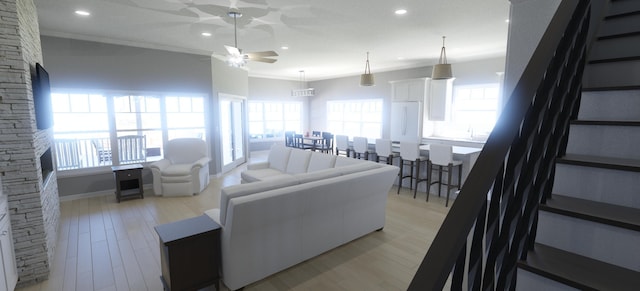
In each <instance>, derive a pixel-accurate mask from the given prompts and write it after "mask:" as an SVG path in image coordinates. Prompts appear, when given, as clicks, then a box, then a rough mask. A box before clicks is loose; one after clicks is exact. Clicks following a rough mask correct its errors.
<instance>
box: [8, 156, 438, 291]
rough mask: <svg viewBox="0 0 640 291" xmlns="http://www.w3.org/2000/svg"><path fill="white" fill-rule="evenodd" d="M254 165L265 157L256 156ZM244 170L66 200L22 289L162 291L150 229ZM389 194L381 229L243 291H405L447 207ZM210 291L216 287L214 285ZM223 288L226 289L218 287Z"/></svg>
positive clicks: (192, 210)
mask: <svg viewBox="0 0 640 291" xmlns="http://www.w3.org/2000/svg"><path fill="white" fill-rule="evenodd" d="M252 156H253V160H254V161H255V160H260V159H263V156H264V155H263V154H260V153H258V154H253V155H252ZM243 169H244V167H243V166H241V167H239V168H237V169H235V170H233V171H231V172H229V173H228V174H225V175H224V176H222V177H219V178H214V179H212V180H211V184H210V185H209V187H208V188H207V189H206V190H205V191H204V192H203V193H201V194H199V195H197V196H193V197H176V198H162V197H155V196H153V195H152V194H146V195H145V198H144V199H136V200H125V201H123V202H121V203H117V202H116V200H115V197H114V195H108V196H100V197H92V198H83V199H77V200H73V201H65V202H62V203H61V205H60V208H61V217H60V226H59V233H58V242H57V245H56V252H55V257H54V260H53V262H52V271H51V274H50V276H49V279H48V280H46V281H44V282H42V283H39V284H37V285H32V286H27V287H24V288H21V289H18V290H20V291H37V290H43V291H44V290H47V291H48V290H52V291H54V290H55V291H57V290H77V291H87V290H132V291H139V290H162V285H161V283H160V279H159V276H160V250H159V244H158V236H157V234H156V232H155V230H154V226H156V225H159V224H163V223H168V222H172V221H177V220H180V219H185V218H189V217H194V216H198V215H201V214H202V213H203V211H205V210H207V209H211V208H216V207H217V206H218V195H219V190H220V188H222V187H225V186H227V185H233V184H237V183H240V171H242V170H243ZM396 189H397V188H396V187H395V186H394V187H392V189H391V191H389V199H388V202H387V220H386V225H385V227H384V229H383V230H382V231H378V232H373V233H371V234H368V235H366V236H364V237H362V238H360V239H357V240H355V241H353V242H351V243H348V244H346V245H343V246H341V247H338V248H336V249H333V250H331V251H328V252H326V253H324V254H322V255H319V256H317V257H315V258H313V259H310V260H307V261H305V262H302V263H300V264H298V265H296V266H293V267H291V268H289V269H287V270H284V271H282V272H279V273H277V274H274V275H272V276H270V277H268V278H265V279H263V280H261V281H258V282H256V283H253V284H251V285H249V286H247V287H246V288H245V290H406V288H407V286H408V285H409V283H410V282H411V279H412V278H413V275H414V273H415V271H416V270H417V268H418V266H419V264H420V262H421V261H422V258H423V257H424V255H425V253H426V251H427V249H428V247H429V245H430V244H431V241H432V240H433V238H434V236H435V234H436V232H437V231H438V229H439V227H440V225H441V223H442V221H443V220H444V217H445V215H446V213H447V211H448V208H445V207H444V202H445V201H444V199H442V198H439V197H438V196H437V195H431V197H429V202H428V203H427V202H425V193H420V192H418V197H417V198H416V199H413V192H410V191H409V189H406V188H403V189H402V190H401V191H400V195H396ZM211 289H213V288H211ZM222 289H223V290H227V288H226V287H225V286H224V285H223V284H222Z"/></svg>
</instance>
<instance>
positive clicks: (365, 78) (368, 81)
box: [360, 52, 375, 86]
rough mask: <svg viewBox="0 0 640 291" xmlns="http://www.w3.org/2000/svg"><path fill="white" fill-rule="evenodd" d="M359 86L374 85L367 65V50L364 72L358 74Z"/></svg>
mask: <svg viewBox="0 0 640 291" xmlns="http://www.w3.org/2000/svg"><path fill="white" fill-rule="evenodd" d="M360 86H375V79H374V77H373V74H371V67H369V52H367V62H366V63H365V65H364V74H362V75H360Z"/></svg>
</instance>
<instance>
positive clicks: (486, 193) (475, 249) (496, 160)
mask: <svg viewBox="0 0 640 291" xmlns="http://www.w3.org/2000/svg"><path fill="white" fill-rule="evenodd" d="M590 6H591V3H590V1H587V0H565V1H561V3H560V6H559V8H558V11H557V12H556V14H555V16H554V17H553V19H552V21H551V23H550V25H549V28H548V29H547V31H546V32H545V34H544V36H543V37H542V40H541V42H540V44H539V45H538V47H537V49H536V50H535V52H534V54H533V56H532V58H531V60H530V62H529V64H528V66H527V67H526V69H525V71H524V73H523V75H522V77H521V78H520V80H519V82H518V84H517V85H516V87H515V89H514V91H513V94H512V95H511V97H510V99H509V101H508V103H507V105H506V106H505V108H504V110H503V113H502V115H501V116H500V118H499V120H498V122H497V124H496V126H495V129H494V130H493V132H492V133H491V135H490V136H489V138H488V140H487V142H486V144H485V146H484V148H483V150H482V152H481V154H480V156H479V157H478V159H477V161H476V163H475V166H474V167H473V169H472V171H471V172H470V174H469V176H468V177H467V180H466V182H465V184H464V186H463V187H462V190H461V191H460V194H459V195H458V197H457V198H456V201H455V203H454V204H453V206H452V207H451V209H450V211H449V214H448V215H447V217H446V218H445V220H444V222H443V224H442V226H441V227H440V230H439V231H438V234H437V235H436V237H435V239H434V241H433V243H432V244H431V247H430V248H429V250H428V252H427V254H426V256H425V257H424V259H423V261H422V263H421V265H420V267H419V268H418V271H417V272H416V274H415V276H414V278H413V280H412V282H411V284H410V286H409V290H442V289H443V287H444V286H445V284H446V282H447V280H448V279H450V280H451V281H450V282H451V290H513V289H514V288H515V285H516V269H517V268H516V263H517V261H518V260H521V259H525V256H526V253H527V250H529V249H531V248H532V245H533V242H534V240H535V234H536V228H537V219H538V205H539V204H540V203H541V202H543V201H544V199H545V198H546V197H548V196H549V195H550V192H551V188H552V186H553V179H554V173H555V159H556V157H558V156H561V155H563V154H564V151H565V149H566V143H567V135H568V128H569V121H570V120H571V119H575V117H576V114H577V110H578V107H579V98H580V93H581V86H582V84H581V80H582V71H583V69H584V63H585V58H586V43H587V35H588V30H589V28H588V26H589V17H590Z"/></svg>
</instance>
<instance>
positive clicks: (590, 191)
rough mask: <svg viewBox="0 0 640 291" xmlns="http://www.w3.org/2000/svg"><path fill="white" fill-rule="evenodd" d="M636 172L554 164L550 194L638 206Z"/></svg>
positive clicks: (638, 176)
mask: <svg viewBox="0 0 640 291" xmlns="http://www.w3.org/2000/svg"><path fill="white" fill-rule="evenodd" d="M638 189H640V173H639V172H629V171H618V170H609V169H602V168H593V167H583V166H574V165H565V164H556V173H555V180H554V185H553V193H556V194H560V195H565V196H570V197H576V198H582V199H588V200H593V201H599V202H604V203H609V204H615V205H621V206H626V207H633V208H638V209H640V193H638V192H639V190H638Z"/></svg>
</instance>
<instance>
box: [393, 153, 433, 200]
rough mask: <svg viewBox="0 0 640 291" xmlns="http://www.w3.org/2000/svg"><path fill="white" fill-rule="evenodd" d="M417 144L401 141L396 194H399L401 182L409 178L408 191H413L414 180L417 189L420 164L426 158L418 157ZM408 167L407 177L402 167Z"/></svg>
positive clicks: (414, 193)
mask: <svg viewBox="0 0 640 291" xmlns="http://www.w3.org/2000/svg"><path fill="white" fill-rule="evenodd" d="M419 146H420V145H419V144H418V143H417V142H408V141H403V142H401V143H400V173H399V174H398V177H399V178H398V193H397V194H400V188H401V187H402V181H403V180H404V179H406V178H409V190H411V189H413V179H414V178H415V179H416V189H417V188H418V183H419V179H418V178H419V176H420V164H421V163H422V162H424V161H426V160H427V157H425V156H421V155H420V148H419ZM405 165H409V169H410V172H409V175H404V173H403V171H404V169H403V168H404V166H405ZM414 168H416V175H415V177H414V175H413V174H414V171H413V170H414ZM413 198H416V192H415V191H414V192H413Z"/></svg>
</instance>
